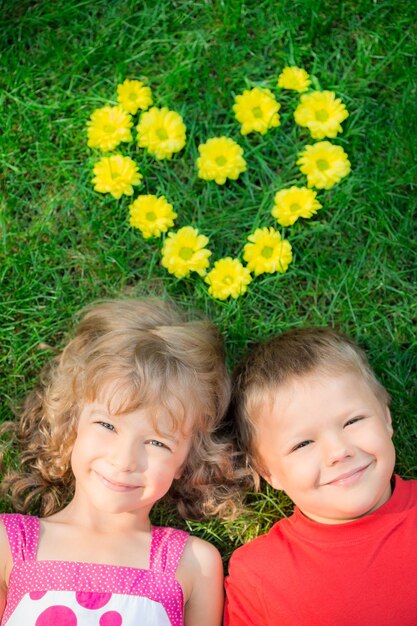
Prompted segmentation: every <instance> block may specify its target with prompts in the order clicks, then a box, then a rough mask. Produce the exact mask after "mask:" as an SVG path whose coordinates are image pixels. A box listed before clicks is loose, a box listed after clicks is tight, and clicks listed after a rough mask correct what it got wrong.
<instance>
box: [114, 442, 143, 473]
mask: <svg viewBox="0 0 417 626" xmlns="http://www.w3.org/2000/svg"><path fill="white" fill-rule="evenodd" d="M109 461H110V463H111V465H113V467H115V468H116V469H117V470H118V471H119V472H134V471H135V470H137V469H138V465H139V450H138V446H137V445H136V444H134V443H133V442H131V441H122V440H119V441H118V442H117V445H115V446H114V448H113V449H112V450H111V452H110V454H109Z"/></svg>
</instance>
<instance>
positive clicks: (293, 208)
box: [290, 202, 301, 213]
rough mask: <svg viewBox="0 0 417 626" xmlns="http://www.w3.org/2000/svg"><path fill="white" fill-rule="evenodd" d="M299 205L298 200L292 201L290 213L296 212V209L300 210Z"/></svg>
mask: <svg viewBox="0 0 417 626" xmlns="http://www.w3.org/2000/svg"><path fill="white" fill-rule="evenodd" d="M300 208H301V207H300V205H299V204H298V202H293V203H292V204H290V211H291V213H298V211H299V210H300Z"/></svg>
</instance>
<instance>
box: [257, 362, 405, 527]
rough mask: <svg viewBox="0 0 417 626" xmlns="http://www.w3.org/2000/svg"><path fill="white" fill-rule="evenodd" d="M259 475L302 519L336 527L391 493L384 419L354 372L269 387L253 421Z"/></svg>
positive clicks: (391, 459) (388, 429) (387, 420)
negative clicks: (270, 394) (268, 398)
mask: <svg viewBox="0 0 417 626" xmlns="http://www.w3.org/2000/svg"><path fill="white" fill-rule="evenodd" d="M256 423H257V427H258V434H257V440H256V449H257V453H258V455H259V457H260V459H261V462H262V464H263V467H264V468H265V473H264V478H265V479H266V480H267V481H268V482H269V483H270V484H271V485H272V486H273V487H275V488H276V489H282V490H283V491H285V492H286V494H287V495H288V496H289V497H290V498H291V499H292V500H293V502H294V503H295V504H296V505H297V506H298V507H299V508H300V509H301V511H302V512H303V513H304V514H305V515H306V516H307V517H309V518H311V519H313V520H316V521H318V522H322V523H326V524H340V523H343V522H348V521H351V520H354V519H356V518H358V517H362V516H363V515H366V514H367V513H371V512H372V511H374V510H375V509H377V508H378V507H380V506H381V505H382V504H384V502H386V501H387V500H388V499H389V497H390V495H391V486H390V479H391V476H392V473H393V470H394V463H395V451H394V446H393V443H392V434H393V431H392V426H391V416H390V412H389V409H388V407H387V406H386V405H385V404H383V403H382V402H381V401H380V400H378V398H377V397H376V396H375V395H374V393H373V391H372V389H371V388H370V387H369V386H368V385H367V383H366V382H365V381H364V380H363V378H362V377H361V376H360V375H359V374H357V373H355V372H345V373H342V374H339V375H335V376H326V375H324V374H318V373H316V374H314V373H313V374H311V375H306V376H302V377H300V378H298V379H294V380H292V381H289V382H288V383H287V384H284V385H282V386H281V387H279V388H278V389H277V393H276V396H275V399H274V401H273V403H272V404H271V405H269V406H268V405H267V403H265V405H264V406H263V407H261V409H260V410H259V414H258V416H257V418H256Z"/></svg>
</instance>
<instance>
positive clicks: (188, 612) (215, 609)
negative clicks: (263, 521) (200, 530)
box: [177, 537, 223, 626]
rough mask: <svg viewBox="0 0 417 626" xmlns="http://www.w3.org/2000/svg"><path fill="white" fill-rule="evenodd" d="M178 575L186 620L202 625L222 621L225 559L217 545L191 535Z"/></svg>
mask: <svg viewBox="0 0 417 626" xmlns="http://www.w3.org/2000/svg"><path fill="white" fill-rule="evenodd" d="M177 579H178V581H179V582H180V584H181V587H182V589H183V591H184V600H185V616H186V620H185V622H186V623H188V624H199V625H201V626H206V624H207V626H209V625H210V626H211V625H212V624H220V623H221V614H222V609H223V563H222V559H221V556H220V553H219V551H218V550H217V548H216V547H215V546H213V545H212V544H211V543H209V542H208V541H204V540H203V539H200V538H199V537H190V538H189V540H188V542H187V545H186V547H185V550H184V555H183V558H182V559H181V562H180V565H179V567H178V571H177Z"/></svg>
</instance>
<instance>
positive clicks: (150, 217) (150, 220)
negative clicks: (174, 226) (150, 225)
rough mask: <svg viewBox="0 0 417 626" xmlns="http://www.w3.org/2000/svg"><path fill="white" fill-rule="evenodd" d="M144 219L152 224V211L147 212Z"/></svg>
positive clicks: (153, 214) (153, 217) (153, 216)
mask: <svg viewBox="0 0 417 626" xmlns="http://www.w3.org/2000/svg"><path fill="white" fill-rule="evenodd" d="M146 219H147V220H148V222H154V221H155V220H156V215H155V213H154V212H153V211H148V212H147V214H146Z"/></svg>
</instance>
